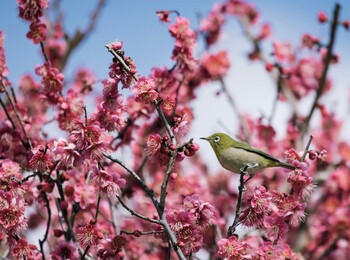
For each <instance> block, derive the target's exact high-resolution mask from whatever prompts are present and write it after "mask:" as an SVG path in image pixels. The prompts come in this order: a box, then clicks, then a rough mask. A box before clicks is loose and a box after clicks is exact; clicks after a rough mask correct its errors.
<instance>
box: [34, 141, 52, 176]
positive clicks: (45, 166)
mask: <svg viewBox="0 0 350 260" xmlns="http://www.w3.org/2000/svg"><path fill="white" fill-rule="evenodd" d="M32 152H33V156H32V158H31V159H30V161H29V165H30V167H31V168H32V169H35V170H38V171H46V170H49V169H50V168H51V167H52V165H53V164H54V157H53V154H52V152H51V149H49V147H48V146H47V145H46V146H44V145H39V146H37V147H35V148H33V149H32Z"/></svg>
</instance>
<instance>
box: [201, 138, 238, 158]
mask: <svg viewBox="0 0 350 260" xmlns="http://www.w3.org/2000/svg"><path fill="white" fill-rule="evenodd" d="M200 139H203V140H206V141H208V142H209V143H210V145H211V147H212V148H213V150H214V151H215V153H216V154H217V153H218V152H220V151H222V150H225V149H227V148H229V147H232V146H234V144H235V140H233V139H232V138H231V137H230V136H228V135H227V134H224V133H215V134H212V135H211V136H208V137H202V138H200Z"/></svg>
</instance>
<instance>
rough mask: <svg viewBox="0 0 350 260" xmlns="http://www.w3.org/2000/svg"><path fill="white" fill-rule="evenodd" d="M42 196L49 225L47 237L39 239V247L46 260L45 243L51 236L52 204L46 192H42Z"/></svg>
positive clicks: (47, 225)
mask: <svg viewBox="0 0 350 260" xmlns="http://www.w3.org/2000/svg"><path fill="white" fill-rule="evenodd" d="M41 195H42V196H43V198H44V201H45V204H46V205H45V206H46V209H47V224H46V231H45V235H44V238H43V239H42V240H41V239H39V245H40V252H41V254H42V259H43V260H45V254H44V243H45V241H46V240H47V236H48V234H49V229H50V225H51V208H50V202H49V199H48V198H47V195H46V193H45V192H42V193H41Z"/></svg>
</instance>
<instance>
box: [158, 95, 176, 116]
mask: <svg viewBox="0 0 350 260" xmlns="http://www.w3.org/2000/svg"><path fill="white" fill-rule="evenodd" d="M161 106H162V109H163V112H164V114H165V115H166V116H170V115H171V114H172V113H173V111H174V108H175V106H176V105H175V100H173V99H172V98H171V97H169V96H166V97H165V99H164V100H163V102H162V105H161Z"/></svg>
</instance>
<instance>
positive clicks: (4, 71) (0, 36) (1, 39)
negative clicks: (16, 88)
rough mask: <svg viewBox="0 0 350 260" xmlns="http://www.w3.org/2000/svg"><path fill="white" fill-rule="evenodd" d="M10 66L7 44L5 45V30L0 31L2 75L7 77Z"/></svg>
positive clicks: (0, 74) (0, 66)
mask: <svg viewBox="0 0 350 260" xmlns="http://www.w3.org/2000/svg"><path fill="white" fill-rule="evenodd" d="M7 74H8V68H7V66H6V56H5V46H4V32H3V31H0V77H1V78H2V77H6V76H7Z"/></svg>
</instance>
